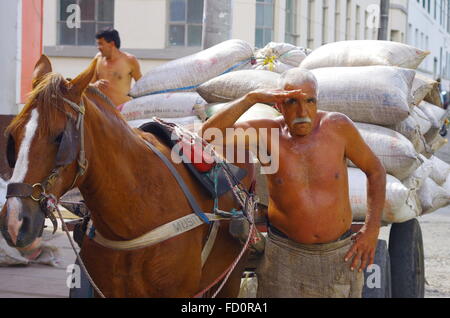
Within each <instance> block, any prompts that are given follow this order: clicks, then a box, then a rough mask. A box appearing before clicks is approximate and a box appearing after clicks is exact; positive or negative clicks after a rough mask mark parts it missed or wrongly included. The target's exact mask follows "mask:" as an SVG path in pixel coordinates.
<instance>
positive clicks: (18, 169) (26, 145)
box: [6, 109, 39, 244]
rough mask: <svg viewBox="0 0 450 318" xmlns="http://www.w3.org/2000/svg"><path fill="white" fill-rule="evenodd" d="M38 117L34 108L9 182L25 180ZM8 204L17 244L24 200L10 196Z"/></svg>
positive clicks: (12, 235) (9, 217)
mask: <svg viewBox="0 0 450 318" xmlns="http://www.w3.org/2000/svg"><path fill="white" fill-rule="evenodd" d="M38 118H39V112H38V111H37V109H33V110H32V112H31V117H30V120H29V121H28V123H27V124H26V126H25V137H24V138H23V140H22V143H21V145H20V149H19V155H18V156H17V161H16V165H15V168H14V172H13V175H12V177H11V179H10V180H9V183H19V182H23V180H24V179H25V176H26V175H27V172H28V164H29V154H30V148H31V142H32V141H33V138H34V135H35V134H36V129H37V127H38ZM6 204H7V206H6V207H7V211H8V212H7V215H8V233H9V235H10V237H11V240H12V241H13V243H14V244H16V241H17V236H18V235H19V230H20V227H21V226H22V223H23V220H19V216H20V212H21V211H22V202H21V201H20V200H19V199H18V198H9V199H8V200H7V201H6Z"/></svg>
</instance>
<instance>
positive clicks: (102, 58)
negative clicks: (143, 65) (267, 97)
mask: <svg viewBox="0 0 450 318" xmlns="http://www.w3.org/2000/svg"><path fill="white" fill-rule="evenodd" d="M95 38H96V39H97V48H98V50H99V51H100V52H99V53H98V54H97V55H96V56H95V58H96V59H97V72H96V73H95V76H94V78H93V79H92V82H93V85H94V86H96V87H97V88H99V89H100V90H101V91H102V92H103V93H104V94H105V95H107V96H108V97H109V98H110V99H111V100H112V102H113V103H114V105H116V107H117V108H118V109H119V110H120V109H121V106H122V105H123V104H124V103H126V102H127V101H129V100H130V99H131V98H130V97H129V96H128V92H129V91H130V87H131V78H133V79H134V80H135V81H137V80H138V79H140V78H141V77H142V74H141V69H140V67H139V62H138V60H137V59H136V57H134V56H133V55H131V54H129V53H126V52H122V51H120V37H119V32H117V31H116V30H113V29H107V30H103V31H100V32H98V33H97V34H96V35H95Z"/></svg>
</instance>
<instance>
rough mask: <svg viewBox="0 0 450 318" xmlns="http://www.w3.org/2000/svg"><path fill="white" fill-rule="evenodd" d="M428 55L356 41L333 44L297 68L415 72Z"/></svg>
mask: <svg viewBox="0 0 450 318" xmlns="http://www.w3.org/2000/svg"><path fill="white" fill-rule="evenodd" d="M428 54H430V52H427V51H422V50H420V49H417V48H415V47H412V46H409V45H406V44H403V43H398V42H392V41H377V40H356V41H340V42H333V43H329V44H326V45H323V46H321V47H319V48H318V49H316V50H314V51H313V52H312V53H311V54H309V55H308V56H307V57H306V58H305V59H304V60H303V62H302V63H301V64H300V66H301V67H304V68H307V69H310V70H311V69H316V68H321V67H345V66H369V65H387V66H399V67H404V68H410V69H416V68H417V67H418V66H419V64H420V63H422V61H423V59H424V58H425V57H426V56H427V55H428Z"/></svg>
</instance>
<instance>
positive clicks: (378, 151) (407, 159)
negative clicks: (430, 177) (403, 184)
mask: <svg viewBox="0 0 450 318" xmlns="http://www.w3.org/2000/svg"><path fill="white" fill-rule="evenodd" d="M355 125H356V127H357V128H358V130H359V132H360V134H361V136H362V137H363V139H364V141H365V142H366V144H367V145H368V146H369V147H370V149H371V150H372V151H373V152H374V153H375V155H376V156H377V157H378V158H379V159H380V161H381V163H382V164H383V166H384V168H385V169H386V172H387V173H389V174H391V175H393V176H394V177H396V178H397V179H399V180H403V179H405V178H406V177H408V176H409V175H410V174H411V173H412V172H413V171H414V170H416V169H417V168H418V167H419V165H420V164H421V163H422V161H421V159H420V157H419V154H418V153H417V152H416V151H415V149H414V146H413V145H412V143H411V142H410V141H409V140H408V139H406V137H405V136H403V135H401V134H399V133H398V132H395V131H393V130H391V129H388V128H385V127H380V126H375V125H370V124H362V123H355ZM350 165H351V166H354V164H353V163H352V162H350Z"/></svg>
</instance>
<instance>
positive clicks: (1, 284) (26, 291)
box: [0, 220, 75, 298]
mask: <svg viewBox="0 0 450 318" xmlns="http://www.w3.org/2000/svg"><path fill="white" fill-rule="evenodd" d="M47 221H48V220H47ZM47 221H46V224H48V223H47ZM58 223H59V222H58ZM48 225H49V226H48V228H46V229H44V234H43V238H44V242H45V243H46V244H49V245H53V246H56V247H58V248H59V253H60V261H61V263H60V267H59V268H57V267H52V266H48V265H40V264H31V265H28V266H14V267H0V297H1V298H16V297H17V298H48V297H51V298H54V297H58V298H61V297H68V296H69V288H68V287H67V286H66V280H67V277H68V275H69V273H67V272H66V268H67V266H68V265H70V264H73V263H75V253H74V252H73V250H72V247H71V245H70V243H69V239H68V238H67V235H66V234H65V233H64V232H63V231H62V230H61V224H60V223H59V224H58V231H56V233H55V234H54V235H52V231H53V227H52V225H51V223H49V224H48Z"/></svg>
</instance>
